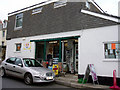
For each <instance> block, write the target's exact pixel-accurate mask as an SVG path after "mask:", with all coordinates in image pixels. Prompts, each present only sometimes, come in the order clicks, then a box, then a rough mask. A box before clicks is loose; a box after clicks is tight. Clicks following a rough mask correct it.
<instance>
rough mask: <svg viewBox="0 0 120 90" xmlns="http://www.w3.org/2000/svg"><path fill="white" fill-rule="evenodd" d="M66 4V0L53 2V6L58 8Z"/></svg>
mask: <svg viewBox="0 0 120 90" xmlns="http://www.w3.org/2000/svg"><path fill="white" fill-rule="evenodd" d="M66 5H67V0H61V1H57V2H54V8H59V7H63V6H66Z"/></svg>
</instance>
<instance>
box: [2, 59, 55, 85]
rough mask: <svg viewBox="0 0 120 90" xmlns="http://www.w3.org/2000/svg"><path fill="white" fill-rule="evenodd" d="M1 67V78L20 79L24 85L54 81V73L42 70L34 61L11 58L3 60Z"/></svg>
mask: <svg viewBox="0 0 120 90" xmlns="http://www.w3.org/2000/svg"><path fill="white" fill-rule="evenodd" d="M1 65H2V68H1V76H5V75H11V76H15V77H18V78H22V79H24V82H25V83H26V84H32V83H38V82H52V81H54V80H55V74H54V72H53V71H52V70H50V69H48V68H44V67H43V66H42V65H41V64H40V62H39V61H37V60H36V59H32V58H18V57H11V58H8V59H6V60H4V61H3V62H2V63H1Z"/></svg>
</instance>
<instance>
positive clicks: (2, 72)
mask: <svg viewBox="0 0 120 90" xmlns="http://www.w3.org/2000/svg"><path fill="white" fill-rule="evenodd" d="M5 75H6V74H5V69H4V68H1V70H0V76H1V77H4V76H5Z"/></svg>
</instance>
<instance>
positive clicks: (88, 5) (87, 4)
mask: <svg viewBox="0 0 120 90" xmlns="http://www.w3.org/2000/svg"><path fill="white" fill-rule="evenodd" d="M86 8H88V9H90V2H88V1H86Z"/></svg>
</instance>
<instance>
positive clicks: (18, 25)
mask: <svg viewBox="0 0 120 90" xmlns="http://www.w3.org/2000/svg"><path fill="white" fill-rule="evenodd" d="M22 23H23V13H20V14H17V15H16V24H15V28H22Z"/></svg>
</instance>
